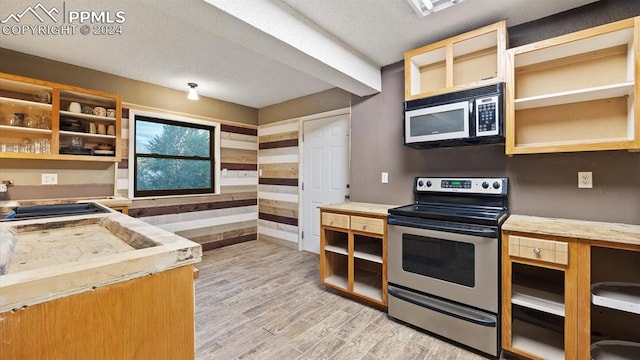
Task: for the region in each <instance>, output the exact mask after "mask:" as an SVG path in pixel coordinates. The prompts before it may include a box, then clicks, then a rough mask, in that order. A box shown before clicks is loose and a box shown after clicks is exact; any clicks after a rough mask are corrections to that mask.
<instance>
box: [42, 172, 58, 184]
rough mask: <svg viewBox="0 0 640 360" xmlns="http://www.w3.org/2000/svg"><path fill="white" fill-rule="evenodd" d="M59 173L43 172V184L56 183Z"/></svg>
mask: <svg viewBox="0 0 640 360" xmlns="http://www.w3.org/2000/svg"><path fill="white" fill-rule="evenodd" d="M57 183H58V174H42V185H56V184H57Z"/></svg>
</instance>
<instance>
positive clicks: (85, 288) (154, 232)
mask: <svg viewBox="0 0 640 360" xmlns="http://www.w3.org/2000/svg"><path fill="white" fill-rule="evenodd" d="M201 258H202V249H201V246H200V245H199V244H197V243H194V242H192V241H189V240H187V239H184V238H182V237H180V236H177V235H175V234H172V233H169V232H167V231H164V230H162V229H159V228H157V227H154V226H152V225H149V224H146V223H144V222H142V221H140V220H138V219H134V218H131V217H128V216H126V215H123V214H120V213H117V212H110V213H107V214H96V215H80V216H67V217H58V218H48V219H34V220H21V221H8V222H3V223H0V341H1V342H2V344H3V346H2V347H1V348H0V358H3V359H16V358H19V359H28V358H104V357H105V356H106V357H108V358H121V359H124V358H131V359H133V358H153V357H158V358H180V359H193V357H194V290H193V278H194V270H193V264H195V263H197V262H199V261H200V260H201Z"/></svg>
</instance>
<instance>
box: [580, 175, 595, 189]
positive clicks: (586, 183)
mask: <svg viewBox="0 0 640 360" xmlns="http://www.w3.org/2000/svg"><path fill="white" fill-rule="evenodd" d="M578 188H579V189H592V188H593V174H592V173H591V171H579V172H578Z"/></svg>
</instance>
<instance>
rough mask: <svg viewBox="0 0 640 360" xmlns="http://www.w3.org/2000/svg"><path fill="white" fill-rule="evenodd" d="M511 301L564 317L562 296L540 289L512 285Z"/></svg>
mask: <svg viewBox="0 0 640 360" xmlns="http://www.w3.org/2000/svg"><path fill="white" fill-rule="evenodd" d="M512 292H513V294H512V295H511V303H513V304H516V305H520V306H522V307H526V308H529V309H535V310H539V311H542V312H546V313H549V314H554V315H558V316H562V317H564V297H563V295H562V294H554V293H551V292H547V291H544V290H540V289H534V288H531V287H527V286H522V285H516V284H513V285H512Z"/></svg>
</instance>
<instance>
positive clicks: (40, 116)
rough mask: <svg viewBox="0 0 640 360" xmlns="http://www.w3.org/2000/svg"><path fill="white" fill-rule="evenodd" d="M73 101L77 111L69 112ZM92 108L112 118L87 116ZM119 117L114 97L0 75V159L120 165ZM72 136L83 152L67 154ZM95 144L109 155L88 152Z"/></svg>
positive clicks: (117, 103) (40, 81)
mask: <svg viewBox="0 0 640 360" xmlns="http://www.w3.org/2000/svg"><path fill="white" fill-rule="evenodd" d="M72 102H78V103H79V104H80V106H81V110H82V111H81V112H72V111H68V110H67V109H68V108H69V105H70V104H71V103H72ZM96 107H104V108H105V110H106V109H112V111H113V113H114V116H113V117H108V116H98V115H93V114H90V113H88V112H92V111H93V109H95V108H96ZM121 113H122V105H121V99H120V96H118V95H114V94H108V93H104V92H100V91H95V90H89V89H82V88H79V87H75V86H69V85H64V84H57V83H53V82H48V81H42V80H37V79H31V78H26V77H22V76H17V75H11V74H5V73H0V130H1V133H0V145H2V146H1V148H0V159H2V158H6V159H47V160H78V161H98V162H117V161H120V158H121V149H120V141H119V140H120V138H121V127H122V119H121ZM94 128H95V129H96V131H95V132H94V131H93V129H94ZM103 129H104V130H103ZM72 137H80V138H81V139H82V140H83V142H84V145H83V148H84V149H83V150H82V151H69V149H67V148H68V147H70V143H71V139H72ZM31 143H33V146H32V145H31ZM25 144H26V145H25ZM98 144H101V145H107V146H110V148H111V149H112V150H109V151H106V152H105V151H95V150H93V149H94V148H95V147H96V146H97V145H98ZM72 150H78V149H72Z"/></svg>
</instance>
